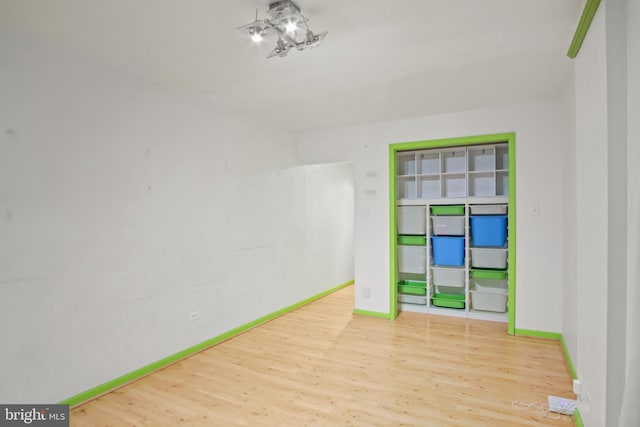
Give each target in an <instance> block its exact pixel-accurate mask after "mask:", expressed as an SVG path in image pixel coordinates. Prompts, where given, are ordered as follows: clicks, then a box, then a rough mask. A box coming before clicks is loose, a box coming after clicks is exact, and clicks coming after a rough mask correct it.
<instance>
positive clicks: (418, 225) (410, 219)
mask: <svg viewBox="0 0 640 427" xmlns="http://www.w3.org/2000/svg"><path fill="white" fill-rule="evenodd" d="M426 226H427V209H426V207H425V206H400V207H398V234H422V235H424V234H426V232H427V230H426Z"/></svg>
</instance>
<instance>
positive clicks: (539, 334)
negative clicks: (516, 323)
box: [516, 329, 562, 341]
mask: <svg viewBox="0 0 640 427" xmlns="http://www.w3.org/2000/svg"><path fill="white" fill-rule="evenodd" d="M516 335H520V336H525V337H534V338H546V339H551V340H558V341H559V340H560V339H561V338H562V334H561V333H560V332H545V331H534V330H531V329H516Z"/></svg>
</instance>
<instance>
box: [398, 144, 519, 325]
mask: <svg viewBox="0 0 640 427" xmlns="http://www.w3.org/2000/svg"><path fill="white" fill-rule="evenodd" d="M497 142H506V143H507V146H508V148H509V213H508V221H509V251H508V256H509V260H515V259H516V134H515V132H505V133H495V134H489V135H474V136H463V137H458V138H443V139H433V140H426V141H412V142H400V143H396V144H389V254H390V264H389V271H390V274H389V276H390V284H389V289H390V291H389V295H390V302H389V313H391V316H392V317H391V319H392V320H393V319H395V318H396V317H397V315H398V295H397V288H396V283H397V274H398V273H397V271H396V262H395V259H396V246H395V242H396V233H395V226H396V179H395V175H396V153H397V152H398V151H412V150H423V149H426V148H446V147H455V146H464V145H475V144H491V143H497ZM508 275H509V298H508V310H507V311H508V314H507V316H508V321H507V332H508V333H509V335H514V334H515V321H516V263H515V262H509V268H508Z"/></svg>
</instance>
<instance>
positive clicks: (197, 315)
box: [189, 311, 200, 322]
mask: <svg viewBox="0 0 640 427" xmlns="http://www.w3.org/2000/svg"><path fill="white" fill-rule="evenodd" d="M198 319H200V312H199V311H192V312H191V313H189V321H191V322H193V321H194V320H198Z"/></svg>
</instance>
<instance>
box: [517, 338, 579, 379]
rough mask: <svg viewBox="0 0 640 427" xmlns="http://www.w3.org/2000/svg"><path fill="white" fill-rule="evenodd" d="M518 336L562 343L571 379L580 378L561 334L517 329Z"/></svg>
mask: <svg viewBox="0 0 640 427" xmlns="http://www.w3.org/2000/svg"><path fill="white" fill-rule="evenodd" d="M516 335H520V336H528V337H536V338H546V339H552V340H558V341H559V342H560V346H561V347H562V352H563V353H564V360H565V362H566V363H567V368H568V369H569V373H570V374H571V378H573V379H576V378H578V373H577V372H576V368H575V366H574V365H573V361H572V360H571V354H569V349H568V348H567V343H566V342H565V341H564V336H563V335H562V334H561V333H559V332H544V331H533V330H531V329H516Z"/></svg>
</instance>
